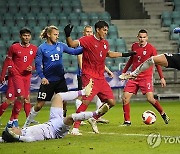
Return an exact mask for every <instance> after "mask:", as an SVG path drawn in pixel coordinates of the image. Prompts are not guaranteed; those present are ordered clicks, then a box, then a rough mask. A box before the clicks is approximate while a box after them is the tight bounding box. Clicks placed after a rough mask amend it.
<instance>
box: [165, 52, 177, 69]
mask: <svg viewBox="0 0 180 154" xmlns="http://www.w3.org/2000/svg"><path fill="white" fill-rule="evenodd" d="M164 55H165V57H166V59H167V61H168V66H167V68H175V69H178V70H180V54H169V53H165V54H164Z"/></svg>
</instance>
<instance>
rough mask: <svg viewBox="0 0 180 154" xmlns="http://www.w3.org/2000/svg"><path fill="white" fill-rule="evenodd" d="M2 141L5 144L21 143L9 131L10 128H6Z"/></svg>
mask: <svg viewBox="0 0 180 154" xmlns="http://www.w3.org/2000/svg"><path fill="white" fill-rule="evenodd" d="M2 139H3V140H4V141H5V142H19V140H18V139H16V138H14V137H13V136H12V135H11V134H10V133H9V131H8V128H7V127H6V128H5V130H4V131H3V132H2Z"/></svg>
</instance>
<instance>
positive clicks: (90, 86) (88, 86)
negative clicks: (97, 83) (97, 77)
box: [84, 79, 93, 97]
mask: <svg viewBox="0 0 180 154" xmlns="http://www.w3.org/2000/svg"><path fill="white" fill-rule="evenodd" d="M92 88H93V80H92V79H90V80H89V83H88V84H87V86H86V87H85V88H84V89H85V95H86V97H88V96H89V95H91V93H92Z"/></svg>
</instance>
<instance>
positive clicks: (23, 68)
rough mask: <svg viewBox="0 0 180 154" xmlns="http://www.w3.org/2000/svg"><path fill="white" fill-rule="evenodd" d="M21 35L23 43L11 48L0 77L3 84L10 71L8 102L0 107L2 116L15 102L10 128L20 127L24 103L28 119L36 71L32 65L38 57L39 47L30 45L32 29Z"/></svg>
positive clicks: (26, 29)
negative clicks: (32, 82) (19, 116)
mask: <svg viewBox="0 0 180 154" xmlns="http://www.w3.org/2000/svg"><path fill="white" fill-rule="evenodd" d="M19 33H20V39H21V43H17V42H16V43H14V44H12V45H11V46H10V47H9V50H8V54H7V57H6V59H5V61H4V63H3V67H2V72H1V77H0V82H1V83H3V82H4V81H5V75H6V71H8V89H7V92H6V100H5V101H4V102H3V103H2V104H1V106H0V116H1V115H2V114H3V112H4V111H5V110H6V108H7V107H8V106H9V105H10V104H12V102H14V100H15V102H14V106H13V109H12V115H11V117H10V120H9V122H8V124H7V126H8V127H12V126H15V127H18V115H19V112H20V110H21V108H22V104H23V103H24V110H25V113H26V117H27V116H28V115H29V113H30V109H31V104H30V99H29V91H30V82H31V76H32V71H33V69H34V67H33V65H32V63H33V61H34V59H35V56H36V52H37V47H36V46H35V45H33V44H30V40H31V30H30V29H28V28H22V29H21V30H20V32H19ZM16 98H17V99H16Z"/></svg>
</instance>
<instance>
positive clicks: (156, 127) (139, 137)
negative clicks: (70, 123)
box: [0, 101, 180, 154]
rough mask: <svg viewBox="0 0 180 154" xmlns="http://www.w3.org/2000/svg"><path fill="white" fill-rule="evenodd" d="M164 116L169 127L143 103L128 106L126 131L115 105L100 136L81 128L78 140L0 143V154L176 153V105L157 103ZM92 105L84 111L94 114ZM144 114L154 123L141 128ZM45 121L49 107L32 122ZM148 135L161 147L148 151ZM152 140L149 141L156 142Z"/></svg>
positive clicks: (179, 141) (179, 105)
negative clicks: (148, 111)
mask: <svg viewBox="0 0 180 154" xmlns="http://www.w3.org/2000/svg"><path fill="white" fill-rule="evenodd" d="M161 104H162V106H163V107H164V109H165V111H166V113H167V114H168V116H169V117H170V119H171V120H170V123H169V124H168V125H166V124H164V121H163V120H162V118H161V117H160V115H159V114H158V113H157V112H156V111H155V109H154V108H153V107H152V106H151V105H150V104H148V103H147V102H133V103H131V122H132V126H130V127H120V126H119V125H120V124H122V123H123V112H122V104H120V103H118V104H116V106H115V107H114V108H112V109H111V110H110V111H109V112H108V113H107V114H106V115H105V116H104V117H105V118H106V119H108V120H109V121H110V123H109V124H98V128H99V131H100V134H94V133H92V131H91V127H90V125H89V124H87V125H84V126H81V127H80V130H81V132H82V133H83V135H82V136H71V135H67V136H66V137H65V138H64V139H58V140H48V141H41V142H33V143H0V153H1V154H9V153H17V154H22V153H26V154H30V153H31V154H32V153H33V154H38V153H44V154H49V153H60V154H67V153H68V154H71V153H75V154H81V153H82V154H87V153H95V154H97V153H100V154H101V153H103V154H106V153H108V154H119V153H140V154H141V153H151V154H154V153H158V154H160V153H173V154H175V153H178V154H179V153H180V112H179V110H180V102H177V101H176V102H175V101H168V102H161ZM94 109H95V105H94V104H92V105H90V107H89V109H88V110H94ZM74 110H75V107H74V105H73V104H69V105H68V114H70V113H72V112H74ZM145 110H152V111H154V112H155V113H156V115H157V121H156V123H155V124H153V125H150V126H148V125H145V124H143V122H142V120H141V115H142V113H143V112H144V111H145ZM10 112H11V108H9V109H8V110H7V111H6V112H5V114H4V115H3V116H2V118H1V122H2V124H3V125H1V126H0V128H1V129H0V131H1V132H2V130H3V128H4V127H5V124H6V122H7V121H8V118H9V115H10ZM48 117H49V106H46V107H44V108H43V109H42V110H41V112H40V113H39V115H38V116H37V118H36V120H38V121H40V122H45V121H47V119H48ZM19 119H20V120H19V123H20V125H21V126H22V125H23V122H24V120H25V115H24V112H21V114H20V118H19ZM150 133H155V134H157V133H159V134H160V135H161V138H160V139H161V143H160V145H159V146H157V147H155V148H152V146H150V145H148V143H147V137H148V135H149V134H150ZM156 139H157V138H155V139H154V140H153V141H156Z"/></svg>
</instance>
